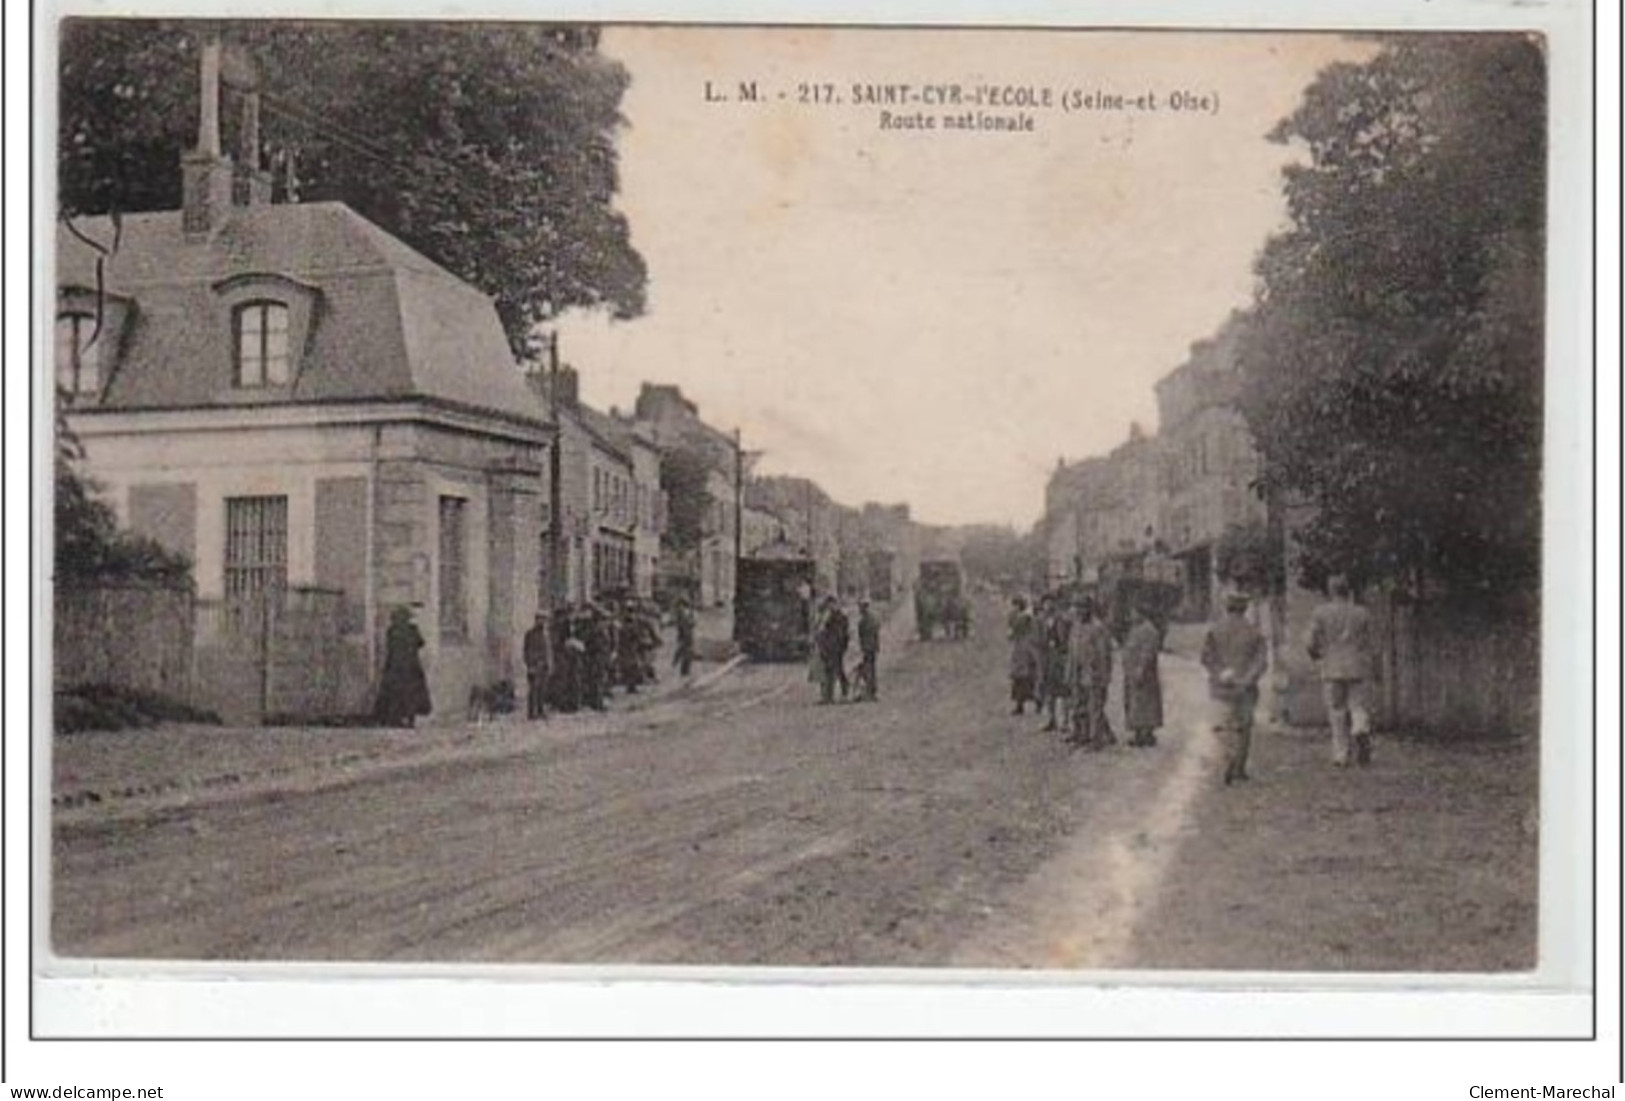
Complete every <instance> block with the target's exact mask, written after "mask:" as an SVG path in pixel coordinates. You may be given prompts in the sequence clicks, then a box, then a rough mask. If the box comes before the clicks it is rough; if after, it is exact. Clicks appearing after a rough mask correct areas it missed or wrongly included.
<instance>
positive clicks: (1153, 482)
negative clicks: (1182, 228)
mask: <svg viewBox="0 0 1625 1101" xmlns="http://www.w3.org/2000/svg"><path fill="white" fill-rule="evenodd" d="M1240 324H1241V319H1240V316H1239V315H1232V316H1231V317H1230V319H1229V320H1228V321H1227V322H1226V323H1225V324H1224V325H1223V326H1222V327H1221V328H1220V329H1219V331H1218V332H1217V333H1216V334H1215V335H1214V336H1213V337H1211V338H1209V339H1205V340H1201V341H1198V342H1197V343H1196V344H1194V345H1193V346H1192V347H1191V350H1190V355H1189V356H1188V357H1187V359H1186V360H1185V362H1184V363H1182V364H1180V366H1178V367H1177V368H1175V369H1174V370H1173V371H1171V372H1170V373H1169V374H1167V375H1166V376H1164V377H1163V378H1162V379H1160V380H1159V381H1158V382H1157V384H1156V398H1157V417H1158V426H1159V427H1158V431H1157V432H1156V433H1155V434H1151V433H1147V432H1145V431H1144V430H1143V429H1141V428H1140V426H1139V425H1134V426H1132V427H1131V429H1130V431H1129V438H1128V440H1127V441H1126V442H1124V443H1123V444H1121V445H1119V446H1118V447H1117V448H1115V449H1114V450H1112V451H1111V452H1110V453H1109V454H1107V455H1104V456H1096V457H1091V458H1086V459H1083V460H1081V461H1077V462H1070V463H1069V462H1066V461H1064V460H1063V461H1061V462H1059V463H1057V465H1056V468H1055V471H1054V472H1053V473H1052V474H1051V476H1050V479H1049V482H1048V484H1047V486H1046V487H1045V496H1044V515H1043V517H1042V519H1041V520H1040V521H1039V524H1038V537H1039V539H1040V541H1041V543H1042V545H1043V547H1044V548H1045V556H1046V563H1047V570H1048V575H1049V576H1048V581H1049V582H1050V584H1051V585H1055V584H1059V583H1062V582H1066V581H1076V580H1084V581H1087V580H1092V579H1093V578H1094V577H1095V576H1096V575H1097V574H1098V573H1099V572H1100V570H1101V569H1102V568H1103V567H1104V566H1105V565H1106V563H1107V562H1109V561H1110V560H1112V559H1113V558H1118V557H1123V556H1137V555H1155V556H1157V557H1158V558H1159V559H1160V560H1161V561H1163V562H1165V563H1167V564H1168V565H1169V567H1170V572H1171V575H1172V576H1173V577H1174V578H1177V579H1178V580H1179V582H1180V583H1181V584H1182V585H1183V586H1184V590H1185V595H1184V601H1183V609H1182V610H1183V612H1184V614H1185V615H1187V616H1190V617H1204V616H1206V615H1207V614H1209V613H1210V612H1211V611H1213V610H1214V609H1215V607H1216V604H1215V601H1216V599H1217V596H1218V593H1219V577H1218V570H1219V560H1218V556H1217V555H1216V554H1215V551H1216V549H1217V547H1218V544H1219V541H1220V539H1221V538H1222V537H1223V536H1224V535H1225V533H1226V531H1228V530H1231V529H1236V528H1247V527H1249V526H1252V525H1263V524H1264V522H1265V511H1264V503H1263V500H1262V499H1261V498H1260V497H1259V495H1258V494H1257V493H1256V492H1255V490H1254V488H1253V486H1254V483H1255V482H1256V480H1257V478H1258V473H1259V457H1258V452H1257V449H1256V447H1255V445H1254V443H1253V438H1252V434H1251V432H1250V431H1249V430H1248V428H1247V425H1246V422H1245V421H1244V420H1243V419H1242V416H1241V414H1240V412H1239V411H1238V410H1237V409H1236V407H1235V405H1234V400H1235V397H1236V392H1237V387H1238V386H1239V385H1240V376H1239V373H1238V371H1237V370H1236V363H1235V347H1236V341H1237V336H1238V330H1239V326H1240Z"/></svg>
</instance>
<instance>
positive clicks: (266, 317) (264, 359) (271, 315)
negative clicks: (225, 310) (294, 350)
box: [234, 301, 288, 388]
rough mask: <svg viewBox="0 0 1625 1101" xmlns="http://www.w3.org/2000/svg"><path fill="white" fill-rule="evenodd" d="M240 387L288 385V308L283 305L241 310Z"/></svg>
mask: <svg viewBox="0 0 1625 1101" xmlns="http://www.w3.org/2000/svg"><path fill="white" fill-rule="evenodd" d="M234 317H235V325H234V327H235V329H236V332H237V385H238V386H242V387H248V388H253V387H260V386H286V385H287V384H288V307H287V306H285V305H283V304H282V303H280V302H270V301H255V302H249V303H246V304H244V305H242V306H238V307H237V310H236V313H235V315H234Z"/></svg>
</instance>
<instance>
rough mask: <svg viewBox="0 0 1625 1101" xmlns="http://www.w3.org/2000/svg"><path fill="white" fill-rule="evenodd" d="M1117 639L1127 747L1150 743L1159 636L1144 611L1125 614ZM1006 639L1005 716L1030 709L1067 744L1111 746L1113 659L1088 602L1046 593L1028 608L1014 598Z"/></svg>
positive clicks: (1101, 620) (1157, 722) (1156, 721)
mask: <svg viewBox="0 0 1625 1101" xmlns="http://www.w3.org/2000/svg"><path fill="white" fill-rule="evenodd" d="M1129 615H1130V621H1131V622H1130V625H1129V628H1128V631H1127V634H1126V635H1124V637H1123V639H1122V647H1121V649H1122V667H1123V704H1124V706H1123V711H1124V719H1125V722H1126V724H1127V726H1128V729H1129V738H1128V744H1129V745H1131V746H1135V747H1137V748H1138V747H1149V746H1154V745H1156V744H1157V729H1158V728H1159V727H1160V726H1162V681H1161V679H1160V672H1159V669H1158V661H1157V655H1158V653H1159V652H1160V651H1161V648H1162V635H1161V632H1160V631H1159V630H1158V628H1157V625H1156V624H1155V623H1154V622H1153V621H1152V618H1151V613H1150V609H1148V608H1145V607H1141V606H1138V605H1136V606H1134V607H1132V608H1131V609H1130V613H1129ZM1007 627H1008V631H1009V638H1010V698H1011V701H1012V703H1013V704H1014V705H1015V706H1014V708H1013V710H1012V712H1011V713H1012V714H1014V715H1021V714H1024V713H1025V712H1026V709H1027V705H1028V704H1029V703H1030V704H1032V705H1033V709H1034V711H1035V712H1038V713H1047V715H1048V719H1049V721H1048V722H1047V723H1046V724H1045V726H1044V729H1045V730H1046V731H1054V730H1058V729H1062V730H1064V737H1065V740H1066V742H1067V743H1068V744H1069V745H1072V746H1074V747H1076V748H1079V749H1084V750H1101V749H1105V748H1107V747H1108V746H1112V745H1116V744H1117V735H1116V733H1115V732H1114V731H1113V730H1112V727H1111V723H1110V721H1109V720H1108V719H1107V717H1106V697H1107V695H1108V693H1109V691H1110V688H1111V681H1112V668H1113V665H1114V655H1115V652H1116V651H1117V649H1118V646H1117V643H1116V640H1115V639H1114V638H1113V636H1112V631H1111V628H1110V626H1109V625H1108V624H1107V623H1106V621H1105V617H1104V614H1103V609H1101V608H1100V607H1099V606H1098V605H1097V603H1096V601H1095V600H1094V598H1093V597H1091V596H1089V595H1087V594H1065V593H1049V594H1045V595H1044V596H1042V597H1040V598H1039V599H1038V601H1037V603H1036V605H1035V606H1033V607H1032V608H1029V607H1028V604H1027V599H1026V598H1025V597H1022V596H1018V597H1016V598H1015V599H1014V600H1013V601H1012V604H1011V610H1010V615H1009V620H1008V623H1007Z"/></svg>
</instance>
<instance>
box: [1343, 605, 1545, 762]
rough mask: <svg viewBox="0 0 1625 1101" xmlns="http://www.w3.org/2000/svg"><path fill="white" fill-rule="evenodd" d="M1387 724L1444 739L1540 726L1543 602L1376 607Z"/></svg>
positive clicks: (1382, 711) (1381, 694)
mask: <svg viewBox="0 0 1625 1101" xmlns="http://www.w3.org/2000/svg"><path fill="white" fill-rule="evenodd" d="M1371 610H1372V613H1373V616H1374V619H1375V621H1376V628H1377V635H1378V650H1379V653H1380V654H1381V666H1382V679H1381V682H1380V684H1379V685H1378V691H1377V697H1378V698H1377V700H1376V703H1377V704H1378V713H1379V717H1380V720H1381V722H1382V723H1383V725H1385V726H1388V727H1392V728H1398V729H1404V730H1420V731H1426V732H1431V733H1438V734H1469V735H1489V736H1519V735H1527V734H1534V733H1536V732H1537V731H1538V729H1539V725H1540V604H1539V601H1538V600H1537V599H1533V598H1530V597H1521V598H1514V599H1511V600H1504V601H1499V602H1497V603H1496V604H1495V605H1494V606H1493V607H1490V606H1481V607H1463V606H1456V605H1448V604H1421V605H1415V604H1396V603H1393V602H1389V601H1377V602H1374V603H1373V604H1372V609H1371Z"/></svg>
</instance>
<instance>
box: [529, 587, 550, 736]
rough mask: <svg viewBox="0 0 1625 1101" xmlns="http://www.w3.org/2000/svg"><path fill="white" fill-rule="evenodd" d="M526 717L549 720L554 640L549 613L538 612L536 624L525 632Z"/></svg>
mask: <svg viewBox="0 0 1625 1101" xmlns="http://www.w3.org/2000/svg"><path fill="white" fill-rule="evenodd" d="M524 656H525V684H526V693H525V717H526V718H530V719H545V718H547V690H548V682H549V681H550V680H551V679H552V673H553V638H552V632H550V631H549V630H548V629H547V613H546V612H544V611H540V610H538V611H537V613H536V622H535V623H534V624H532V625H531V628H530V630H528V631H526V632H525V646H524Z"/></svg>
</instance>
